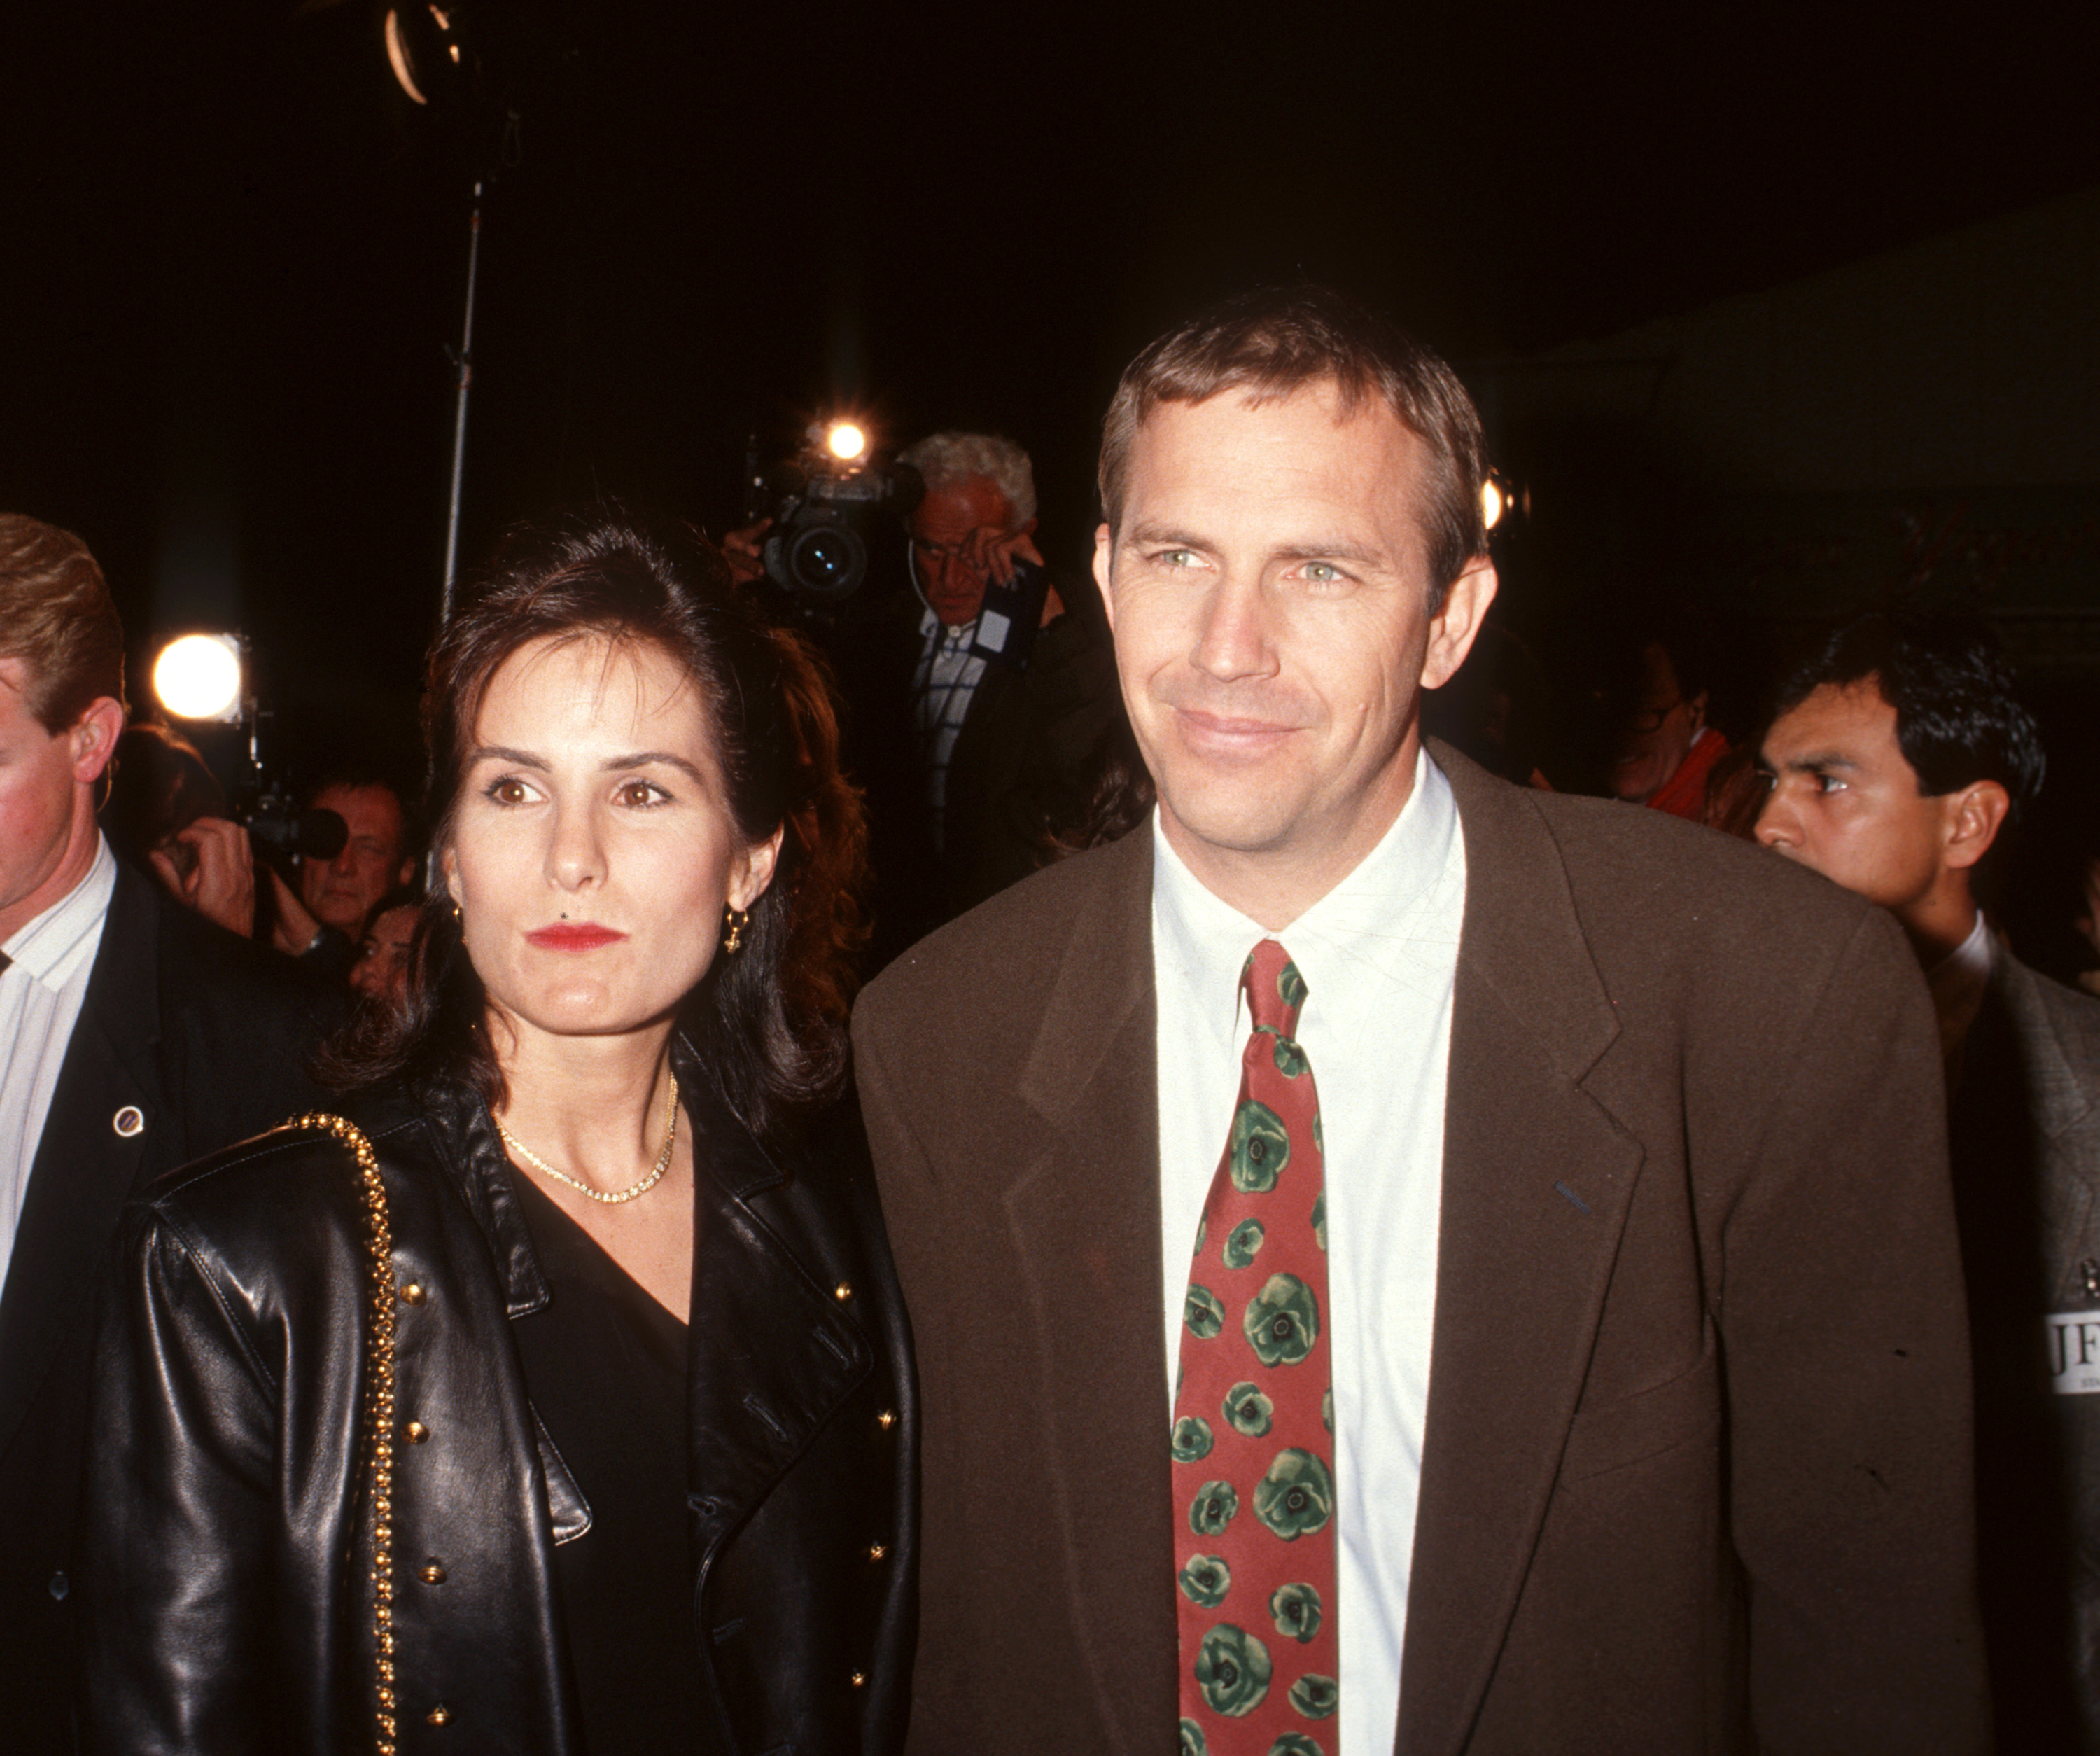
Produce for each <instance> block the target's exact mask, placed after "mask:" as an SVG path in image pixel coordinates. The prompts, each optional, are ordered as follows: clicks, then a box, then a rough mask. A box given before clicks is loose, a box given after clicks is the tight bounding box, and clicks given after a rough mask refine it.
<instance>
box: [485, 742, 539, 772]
mask: <svg viewBox="0 0 2100 1756" xmlns="http://www.w3.org/2000/svg"><path fill="white" fill-rule="evenodd" d="M466 760H467V765H468V766H469V767H472V766H473V765H474V764H475V763H476V762H510V763H514V764H515V765H517V766H518V767H519V768H537V769H545V767H546V765H547V759H546V758H545V757H543V756H535V755H534V754H533V753H532V752H531V751H530V750H517V749H513V748H511V747H510V745H509V744H504V743H485V744H483V745H482V746H481V747H480V748H479V749H476V750H474V751H471V752H469V753H468V756H467V759H466Z"/></svg>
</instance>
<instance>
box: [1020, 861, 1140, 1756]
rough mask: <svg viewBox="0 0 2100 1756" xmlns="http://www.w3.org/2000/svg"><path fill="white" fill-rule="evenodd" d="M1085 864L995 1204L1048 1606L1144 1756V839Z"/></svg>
mask: <svg viewBox="0 0 2100 1756" xmlns="http://www.w3.org/2000/svg"><path fill="white" fill-rule="evenodd" d="M1095 864H1096V875H1097V876H1096V893H1095V896H1094V897H1093V898H1092V899H1090V901H1089V902H1088V903H1087V905H1085V907H1084V909H1083V916H1082V918H1083V920H1084V921H1085V922H1086V923H1087V927H1086V929H1085V930H1083V931H1082V932H1080V933H1078V934H1077V935H1075V936H1074V938H1073V939H1072V940H1071V941H1070V942H1069V943H1068V944H1067V945H1066V946H1065V951H1064V955H1063V960H1062V963H1061V967H1060V969H1059V972H1058V976H1057V982H1056V985H1055V986H1054V988H1053V990H1052V995H1051V998H1050V1001H1049V1004H1048V1006H1046V1008H1044V1011H1043V1019H1042V1023H1041V1026H1040V1028H1039V1031H1038V1033H1037V1035H1036V1039H1035V1045H1034V1048H1033V1052H1032V1053H1031V1054H1030V1057H1029V1059H1028V1061H1027V1062H1026V1065H1025V1066H1023V1068H1022V1070H1021V1080H1020V1092H1021V1097H1022V1099H1023V1100H1024V1101H1025V1102H1026V1105H1028V1106H1029V1108H1030V1110H1032V1111H1033V1112H1034V1113H1035V1114H1036V1115H1037V1116H1038V1117H1039V1118H1040V1120H1041V1124H1042V1126H1041V1129H1040V1134H1039V1145H1038V1149H1037V1150H1036V1151H1035V1153H1034V1154H1032V1155H1031V1156H1030V1158H1029V1159H1028V1160H1027V1161H1026V1163H1024V1164H1022V1165H1021V1167H1019V1169H1018V1171H1017V1175H1016V1176H1014V1178H1013V1180H1012V1182H1011V1183H1010V1184H1009V1185H1008V1189H1007V1192H1006V1195H1005V1206H1006V1212H1007V1219H1008V1225H1009V1227H1010V1229H1011V1233H1012V1240H1013V1246H1014V1251H1015V1254H1016V1257H1017V1260H1019V1261H1020V1263H1021V1264H1022V1270H1021V1273H1022V1277H1023V1282H1024V1284H1023V1285H1022V1286H1021V1287H1020V1288H1019V1289H1017V1291H1018V1293H1019V1295H1020V1296H1021V1298H1022V1299H1024V1300H1025V1301H1026V1306H1027V1315H1028V1319H1029V1325H1030V1331H1031V1333H1032V1334H1033V1335H1034V1336H1035V1341H1036V1347H1037V1354H1038V1359H1039V1385H1040V1388H1041V1390H1042V1392H1043V1423H1044V1428H1043V1430H1044V1431H1045V1432H1047V1433H1048V1436H1049V1441H1050V1443H1049V1451H1050V1457H1051V1459H1052V1462H1051V1465H1050V1468H1051V1471H1052V1480H1053V1482H1054V1487H1053V1490H1052V1491H1053V1495H1054V1498H1055V1500H1056V1504H1055V1506H1054V1507H1052V1508H1050V1509H1049V1510H1050V1511H1051V1513H1052V1516H1053V1517H1054V1518H1055V1520H1057V1526H1058V1528H1059V1529H1060V1530H1061V1534H1062V1542H1061V1552H1062V1555H1063V1557H1064V1565H1063V1568H1062V1577H1060V1578H1059V1579H1057V1581H1055V1582H1052V1583H1051V1586H1050V1589H1051V1590H1052V1591H1054V1592H1055V1594H1056V1595H1057V1599H1058V1601H1060V1603H1061V1606H1062V1610H1063V1614H1064V1616H1065V1619H1066V1621H1067V1623H1068V1626H1069V1628H1070V1635H1071V1639H1072V1643H1073V1645H1074V1648H1076V1649H1077V1650H1078V1651H1079V1652H1081V1653H1082V1654H1083V1657H1084V1660H1085V1663H1086V1669H1087V1674H1086V1677H1085V1679H1084V1683H1085V1686H1086V1687H1087V1688H1088V1689H1089V1690H1090V1692H1091V1693H1092V1696H1093V1700H1094V1703H1095V1715H1094V1717H1095V1720H1096V1724H1097V1725H1098V1726H1099V1727H1101V1736H1102V1738H1103V1743H1102V1745H1101V1747H1102V1748H1103V1749H1108V1750H1113V1751H1116V1752H1120V1753H1127V1756H1151V1752H1152V1750H1153V1749H1154V1747H1155V1745H1156V1738H1154V1737H1153V1736H1149V1735H1147V1734H1146V1733H1145V1731H1144V1729H1143V1728H1147V1727H1158V1726H1162V1725H1168V1726H1171V1725H1172V1724H1173V1723H1175V1719H1176V1714H1177V1713H1178V1708H1177V1706H1176V1683H1175V1652H1176V1630H1175V1608H1174V1598H1173V1591H1172V1584H1173V1578H1174V1533H1173V1525H1172V1516H1173V1514H1172V1508H1171V1504H1170V1502H1171V1491H1172V1490H1171V1481H1170V1465H1169V1458H1168V1456H1167V1426H1168V1410H1167V1361H1166V1359H1165V1357H1164V1354H1163V1352H1162V1343H1161V1327H1160V1311H1161V1299H1162V1289H1161V1286H1160V1267H1159V1255H1160V1220H1159V1123H1158V1080H1157V1076H1156V1074H1155V1072H1154V1067H1155V1065H1156V1061H1157V1054H1158V1046H1157V1040H1156V1037H1155V1032H1154V1017H1155V1008H1154V999H1153V986H1152V915H1151V893H1152V840H1151V837H1150V836H1149V835H1148V834H1146V833H1145V832H1143V831H1141V830H1140V832H1136V833H1135V834H1132V835H1130V836H1126V837H1125V838H1124V839H1123V840H1122V841H1121V842H1120V843H1118V844H1117V845H1115V846H1114V848H1112V849H1109V850H1108V851H1107V852H1106V853H1105V854H1104V855H1103V856H1101V858H1099V859H1098V860H1097V861H1096V863H1095ZM1106 1606H1114V1608H1113V1609H1112V1610H1105V1607H1106Z"/></svg>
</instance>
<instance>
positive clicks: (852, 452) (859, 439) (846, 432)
mask: <svg viewBox="0 0 2100 1756" xmlns="http://www.w3.org/2000/svg"><path fill="white" fill-rule="evenodd" d="M824 448H825V449H826V450H827V451H828V452H831V454H832V456H833V457H836V458H837V459H838V460H839V461H840V463H851V462H853V461H854V460H855V459H856V458H858V457H862V456H863V455H864V454H865V453H866V452H867V435H866V434H865V433H863V432H862V431H861V430H860V429H859V428H858V427H857V426H854V424H853V422H852V421H833V422H832V424H831V426H829V427H827V429H826V430H825V432H824Z"/></svg>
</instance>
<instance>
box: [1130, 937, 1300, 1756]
mask: <svg viewBox="0 0 2100 1756" xmlns="http://www.w3.org/2000/svg"><path fill="white" fill-rule="evenodd" d="M1242 996H1243V999H1244V1000H1245V1004H1246V1008H1247V1010H1248V1013H1249V1014H1250V1015H1251V1017H1250V1024H1251V1028H1250V1030H1249V1033H1248V1035H1247V1037H1246V1041H1245V1043H1244V1047H1243V1048H1242V1054H1241V1059H1240V1074H1241V1079H1240V1089H1239V1092H1238V1095H1237V1098H1236V1100H1235V1101H1234V1104H1233V1112H1232V1116H1231V1126H1230V1128H1229V1131H1228V1132H1227V1136H1226V1139H1225V1141H1224V1149H1223V1150H1222V1152H1221V1153H1220V1155H1219V1159H1218V1166H1217V1170H1216V1171H1215V1175H1214V1176H1213V1179H1212V1181H1211V1191H1210V1194H1209V1197H1208V1198H1207V1200H1206V1202H1205V1203H1204V1208H1203V1216H1202V1223H1201V1224H1199V1225H1198V1228H1197V1233H1196V1249H1195V1251H1194V1261H1195V1263H1196V1264H1197V1266H1196V1268H1195V1271H1194V1273H1193V1275H1192V1277H1191V1278H1190V1281H1189V1286H1188V1290H1187V1295H1186V1298H1185V1303H1184V1306H1183V1317H1184V1322H1183V1328H1182V1335H1181V1342H1180V1358H1179V1361H1177V1370H1176V1379H1175V1402H1174V1423H1173V1431H1172V1436H1171V1454H1172V1465H1171V1467H1172V1469H1173V1471H1174V1482H1175V1486H1176V1500H1177V1502H1179V1503H1180V1504H1181V1505H1183V1506H1184V1507H1186V1509H1187V1524H1188V1529H1189V1533H1190V1536H1191V1537H1193V1539H1194V1540H1193V1542H1192V1541H1191V1540H1190V1538H1189V1537H1184V1538H1181V1539H1180V1542H1179V1543H1178V1545H1177V1549H1178V1553H1177V1556H1176V1560H1177V1564H1178V1569H1179V1570H1178V1574H1177V1585H1178V1590H1177V1591H1176V1594H1175V1595H1176V1600H1177V1605H1178V1607H1177V1608H1176V1621H1177V1626H1178V1628H1179V1631H1180V1638H1179V1651H1180V1678H1181V1680H1180V1751H1181V1756H1328V1751H1327V1749H1326V1747H1324V1746H1323V1745H1322V1744H1321V1742H1320V1741H1319V1738H1316V1737H1315V1736H1312V1733H1311V1732H1309V1731H1308V1730H1306V1729H1303V1728H1304V1727H1307V1726H1308V1722H1320V1723H1322V1724H1323V1725H1324V1726H1326V1727H1329V1728H1330V1729H1326V1730H1323V1731H1322V1732H1321V1734H1320V1736H1321V1737H1326V1738H1327V1739H1329V1740H1330V1741H1331V1739H1332V1737H1333V1735H1334V1734H1333V1732H1332V1730H1331V1727H1332V1725H1333V1724H1334V1723H1335V1722H1336V1719H1337V1716H1338V1714H1339V1707H1338V1693H1337V1690H1336V1687H1335V1674H1336V1673H1337V1671H1338V1670H1339V1658H1340V1652H1339V1645H1338V1643H1337V1641H1336V1638H1335V1612H1334V1591H1335V1566H1336V1562H1335V1555H1336V1537H1335V1523H1336V1515H1335V1505H1336V1499H1335V1480H1334V1473H1333V1462H1332V1460H1333V1457H1334V1440H1333V1432H1334V1405H1333V1391H1332V1375H1331V1374H1332V1361H1331V1359H1330V1354H1331V1343H1330V1339H1328V1338H1327V1337H1326V1335H1324V1334H1323V1333H1322V1332H1323V1330H1324V1329H1325V1327H1326V1321H1325V1319H1326V1312H1325V1310H1324V1307H1325V1306H1326V1301H1327V1295H1328V1286H1329V1278H1328V1266H1327V1258H1326V1248H1327V1234H1326V1211H1327V1205H1326V1165H1325V1162H1324V1161H1325V1141H1324V1138H1323V1136H1322V1132H1321V1119H1320V1106H1319V1097H1318V1094H1317V1091H1316V1089H1315V1087H1314V1073H1315V1070H1314V1068H1313V1066H1312V1061H1311V1058H1310V1057H1309V1056H1308V1052H1307V1051H1306V1049H1305V1048H1304V1045H1303V1044H1302V1043H1299V1041H1298V1040H1297V1029H1298V1020H1299V1008H1302V1007H1303V1006H1304V1004H1305V1001H1306V985H1305V982H1304V977H1302V976H1301V975H1300V974H1299V970H1298V968H1297V966H1296V965H1295V964H1293V963H1292V962H1291V961H1290V959H1289V957H1288V955H1286V954H1285V953H1284V951H1283V949H1282V946H1280V945H1278V944H1277V942H1275V941H1274V940H1273V939H1264V941H1262V942H1261V943H1260V945H1258V946H1255V951H1254V952H1253V954H1252V955H1251V956H1250V957H1249V958H1248V960H1247V963H1246V969H1245V970H1244V971H1243V973H1242ZM1220 1119H1223V1118H1220ZM1279 1191H1281V1193H1280V1194H1279ZM1212 1240H1216V1241H1217V1242H1218V1246H1219V1247H1218V1248H1217V1249H1216V1250H1215V1251H1211V1249H1210V1248H1209V1244H1210V1242H1211V1241H1212ZM1242 1509H1245V1510H1246V1511H1251V1514H1252V1515H1253V1516H1251V1517H1247V1518H1241V1517H1240V1516H1239V1514H1240V1513H1241V1511H1242ZM1228 1617H1229V1618H1230V1619H1229V1620H1228V1619H1226V1618H1228ZM1271 1642H1273V1643H1274V1644H1273V1645H1272V1644H1271Z"/></svg>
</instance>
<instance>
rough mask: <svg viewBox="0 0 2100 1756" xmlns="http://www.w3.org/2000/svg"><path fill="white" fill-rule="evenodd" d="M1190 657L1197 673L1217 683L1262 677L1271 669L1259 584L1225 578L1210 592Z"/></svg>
mask: <svg viewBox="0 0 2100 1756" xmlns="http://www.w3.org/2000/svg"><path fill="white" fill-rule="evenodd" d="M1192 657H1193V662H1194V664H1195V666H1196V668H1198V670H1200V671H1202V672H1204V673H1207V674H1208V675H1210V676H1211V677H1216V678H1218V679H1219V681H1220V682H1232V681H1233V680H1234V679H1236V678H1238V677H1264V676H1267V675H1268V674H1269V673H1271V672H1273V670H1274V669H1275V668H1276V665H1275V657H1274V655H1273V651H1272V650H1271V647H1270V643H1269V630H1268V607H1267V604H1266V602H1265V601H1264V594H1263V593H1262V590H1261V586H1260V581H1259V580H1242V579H1235V578H1233V577H1232V576H1226V577H1225V578H1223V579H1221V580H1219V581H1218V583H1217V585H1215V586H1214V587H1213V588H1212V589H1211V593H1210V596H1209V599H1208V601H1207V602H1206V603H1205V605H1204V607H1203V612H1202V625H1201V626H1200V628H1199V629H1198V631H1197V637H1196V650H1195V652H1194V653H1193V655H1192Z"/></svg>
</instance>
